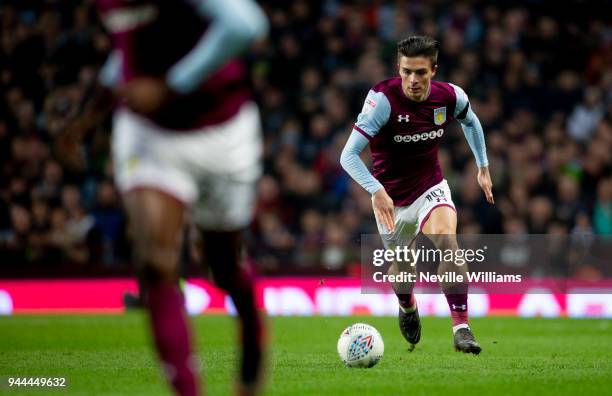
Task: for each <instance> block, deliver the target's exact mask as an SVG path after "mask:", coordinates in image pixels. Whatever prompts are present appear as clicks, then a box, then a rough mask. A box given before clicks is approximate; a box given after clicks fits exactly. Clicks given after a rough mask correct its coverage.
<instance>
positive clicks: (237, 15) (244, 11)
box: [166, 0, 268, 93]
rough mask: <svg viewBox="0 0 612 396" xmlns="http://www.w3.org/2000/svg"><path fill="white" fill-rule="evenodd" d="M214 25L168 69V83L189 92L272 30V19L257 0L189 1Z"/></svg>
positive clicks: (175, 88) (181, 90) (174, 87)
mask: <svg viewBox="0 0 612 396" xmlns="http://www.w3.org/2000/svg"><path fill="white" fill-rule="evenodd" d="M188 1H189V2H191V3H192V4H193V5H194V7H195V10H196V12H198V13H199V14H200V15H201V16H202V17H204V18H207V19H210V20H211V21H212V22H211V25H210V27H209V28H208V30H207V31H206V33H204V35H203V36H202V37H201V38H200V40H199V41H198V43H197V44H196V45H195V47H194V48H193V49H192V50H191V51H190V52H189V53H188V54H187V55H185V56H184V57H183V58H181V59H180V60H179V61H178V62H177V63H176V64H174V65H173V66H172V67H171V68H170V70H169V71H168V75H167V77H166V78H167V81H168V85H169V86H170V87H172V88H173V89H174V90H176V91H177V92H180V93H189V92H191V91H192V90H194V89H195V88H196V87H197V86H198V85H199V84H200V83H201V82H202V81H204V80H205V79H206V78H207V77H209V76H210V75H211V74H212V73H214V72H215V71H216V70H217V69H218V68H219V67H221V66H223V64H225V62H227V61H228V60H230V59H231V58H233V57H234V56H236V55H238V54H239V53H240V52H241V51H243V50H244V49H245V48H246V47H247V46H248V45H249V44H250V43H251V42H252V41H253V40H255V39H256V38H259V37H262V36H264V35H265V34H266V33H267V32H268V19H267V18H266V16H265V14H264V12H263V11H262V9H261V8H260V7H259V6H258V5H257V4H256V3H255V2H254V1H253V0H231V1H228V0H188Z"/></svg>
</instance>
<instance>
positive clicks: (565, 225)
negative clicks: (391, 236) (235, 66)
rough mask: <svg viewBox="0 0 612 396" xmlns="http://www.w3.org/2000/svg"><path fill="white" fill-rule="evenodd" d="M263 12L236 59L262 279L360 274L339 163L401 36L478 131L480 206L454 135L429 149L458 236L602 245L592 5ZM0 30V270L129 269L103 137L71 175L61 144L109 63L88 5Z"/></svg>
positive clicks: (103, 128) (605, 167) (604, 218)
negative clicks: (255, 181)
mask: <svg viewBox="0 0 612 396" xmlns="http://www.w3.org/2000/svg"><path fill="white" fill-rule="evenodd" d="M261 4H262V6H263V7H264V8H265V10H266V12H267V13H268V16H269V18H270V22H271V32H270V35H269V38H268V39H267V40H266V41H265V42H262V43H258V44H256V45H255V46H254V47H253V48H252V50H251V51H250V53H249V54H248V56H247V60H248V62H249V63H250V65H251V66H252V67H251V70H252V72H251V74H252V76H251V77H252V78H251V80H252V84H253V87H254V91H255V95H256V99H257V101H258V103H259V105H260V109H261V114H262V123H263V127H264V133H265V158H264V160H265V174H264V176H263V178H262V179H261V181H260V185H259V195H258V200H257V209H256V218H255V221H254V222H253V225H252V226H251V228H250V229H249V230H248V232H247V242H248V254H249V256H250V257H251V258H252V262H253V263H255V265H256V266H257V267H258V268H259V270H260V271H261V272H263V273H280V272H298V273H317V272H322V271H325V272H327V273H330V272H334V273H347V272H350V271H351V268H353V266H354V265H355V263H358V262H359V253H360V251H359V239H360V235H361V234H364V233H376V227H375V224H374V220H373V215H372V209H371V200H370V196H369V195H368V194H367V193H366V192H365V191H363V190H362V189H361V188H360V187H359V186H358V185H357V184H355V183H354V182H352V181H351V180H350V178H349V177H348V176H347V175H346V174H345V173H344V171H343V170H342V168H341V167H340V165H339V162H338V161H339V156H340V152H341V150H342V148H343V146H344V143H345V141H346V139H347V137H348V135H349V134H350V131H351V127H352V124H353V123H354V121H355V119H356V116H357V114H358V113H359V111H360V109H361V107H362V105H363V100H364V98H365V95H366V94H367V91H368V90H369V89H370V87H372V86H373V85H374V84H375V83H377V82H378V81H380V80H383V79H386V78H389V77H392V76H394V75H396V73H397V72H396V69H395V62H396V52H395V51H396V42H397V41H399V40H401V39H402V38H405V37H406V36H408V35H412V34H426V35H430V36H433V37H435V38H437V39H438V40H439V41H440V43H441V52H440V56H439V69H438V74H437V76H436V79H438V80H440V81H450V82H453V83H455V84H457V85H459V86H461V87H462V88H463V89H464V90H465V91H466V92H467V93H468V95H469V97H470V101H471V105H472V107H473V109H474V111H475V113H476V114H477V115H478V116H479V118H480V120H481V122H482V125H483V128H484V131H485V138H486V142H487V149H488V150H487V151H488V156H489V161H490V168H491V174H492V177H493V183H494V194H495V198H496V205H495V206H490V205H488V204H487V203H486V201H485V200H484V196H483V194H482V192H481V190H480V188H479V187H478V184H477V182H476V168H475V163H474V160H473V156H472V153H471V151H470V149H469V147H468V145H467V142H466V141H465V139H464V137H463V134H462V133H461V130H460V128H459V127H458V126H454V127H452V128H451V130H450V131H448V133H446V134H445V139H444V142H443V146H442V149H441V151H440V161H441V164H442V166H443V169H444V174H445V177H446V179H447V180H448V182H449V184H450V186H451V191H452V194H453V200H454V202H455V204H456V206H457V209H458V214H459V232H460V233H515V234H521V233H522V234H525V233H540V234H544V233H549V234H580V235H583V234H604V235H609V234H612V172H611V169H612V26H611V25H610V24H609V21H608V20H606V19H605V16H606V15H605V12H601V11H603V10H599V12H598V11H597V10H598V7H596V4H593V7H592V8H593V9H592V10H590V8H591V7H590V6H589V3H588V2H582V1H569V2H562V4H559V3H558V2H552V1H543V0H542V1H538V0H531V1H526V2H523V5H516V4H512V3H509V2H503V1H501V2H500V1H496V2H485V1H478V0H473V1H414V2H401V1H374V2H365V1H362V2H359V1H357V2H343V1H334V0H328V1H327V0H326V1H303V0H298V1H293V2H281V1H262V2H261ZM578 8H579V9H580V10H579V11H576V10H577V9H578ZM591 11H592V12H591ZM0 29H1V31H0V87H1V89H0V91H1V93H2V95H1V97H0V172H1V175H0V256H1V258H2V259H1V260H0V269H1V270H6V269H7V268H35V269H37V270H38V269H41V268H51V269H57V268H69V269H74V268H82V269H91V268H94V267H95V268H96V269H98V270H107V269H108V270H109V271H113V270H115V269H121V268H129V244H128V243H127V241H126V235H127V231H126V227H127V226H126V224H127V221H126V219H125V215H124V213H123V211H122V209H121V204H120V200H119V196H118V194H117V191H116V189H115V187H114V185H113V182H112V163H111V161H110V159H109V152H108V148H109V134H110V129H109V123H108V122H106V123H103V124H101V125H100V126H99V127H98V128H97V129H96V131H94V133H93V134H91V136H89V137H88V139H87V140H86V141H85V143H84V144H83V145H82V147H80V150H81V152H82V153H83V155H82V157H83V159H84V160H83V161H82V162H81V163H80V164H78V165H73V166H67V165H65V163H64V162H63V158H62V145H61V144H59V143H60V141H61V140H60V139H59V138H60V137H61V135H62V133H63V131H64V130H65V129H66V126H67V125H68V123H69V122H70V120H71V119H72V118H73V117H74V116H75V115H76V114H78V113H79V111H80V110H81V109H82V107H83V103H84V101H85V100H86V98H87V93H88V90H89V89H90V87H91V85H92V82H93V81H94V80H95V78H96V73H97V71H98V69H99V67H100V65H101V64H102V63H103V62H104V60H105V57H106V55H107V54H108V51H109V48H110V43H109V41H108V38H107V37H106V35H105V33H104V31H103V30H102V29H101V28H100V27H99V24H98V23H97V18H96V14H95V11H94V8H93V3H92V1H60V0H46V1H14V2H2V5H0ZM363 158H364V160H365V161H366V162H369V153H367V152H366V153H364V157H363ZM186 235H187V236H188V237H187V238H186V241H191V242H193V243H194V246H196V245H197V241H193V240H194V238H192V237H191V236H190V235H191V233H189V232H188V230H187V231H186ZM186 251H187V254H186V256H188V257H189V258H191V259H192V260H195V261H197V260H198V256H199V255H198V254H197V251H196V249H189V248H188V249H186Z"/></svg>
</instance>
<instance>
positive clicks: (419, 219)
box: [376, 179, 456, 244]
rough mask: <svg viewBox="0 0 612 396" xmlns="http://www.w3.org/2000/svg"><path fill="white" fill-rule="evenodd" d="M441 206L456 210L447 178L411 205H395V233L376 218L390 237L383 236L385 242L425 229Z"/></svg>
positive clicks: (379, 227)
mask: <svg viewBox="0 0 612 396" xmlns="http://www.w3.org/2000/svg"><path fill="white" fill-rule="evenodd" d="M440 206H448V207H450V208H452V209H453V210H456V209H455V204H454V203H453V199H452V198H451V192H450V188H449V187H448V183H447V182H446V179H444V180H442V181H441V182H440V183H438V184H436V185H435V186H433V187H431V188H430V189H429V190H427V191H425V192H424V193H423V194H421V196H419V197H418V198H417V199H416V201H414V202H413V203H412V204H410V205H409V206H396V207H395V231H394V232H393V233H390V232H389V230H387V227H385V226H384V225H383V224H382V223H381V222H380V221H379V220H378V219H376V225H377V226H378V232H379V233H380V234H381V235H386V236H388V237H389V238H385V237H383V241H384V242H385V244H387V242H388V241H389V240H395V238H411V237H412V236H413V235H415V234H416V233H418V232H420V231H421V230H422V229H423V225H425V222H426V221H427V219H429V216H430V215H431V212H432V211H433V210H434V209H435V208H437V207H440Z"/></svg>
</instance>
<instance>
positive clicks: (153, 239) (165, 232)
mask: <svg viewBox="0 0 612 396" xmlns="http://www.w3.org/2000/svg"><path fill="white" fill-rule="evenodd" d="M125 204H126V209H127V212H128V216H129V219H130V228H131V233H132V237H133V241H134V259H135V260H136V263H137V265H138V268H139V269H140V271H141V277H142V279H143V283H144V286H145V287H146V290H147V297H148V298H147V307H148V309H149V312H150V319H151V327H152V330H153V338H154V341H155V346H156V348H157V352H158V354H159V358H160V360H161V363H162V365H163V368H164V371H165V374H166V376H167V379H168V381H170V383H171V384H172V386H173V387H174V389H175V391H176V393H178V394H179V395H190V396H191V395H198V394H200V391H199V380H198V374H197V368H196V367H194V366H195V359H194V356H193V355H192V347H191V336H190V331H189V325H188V320H187V316H186V313H185V310H184V300H183V295H182V293H181V292H180V290H179V288H178V254H179V241H180V236H181V234H180V232H181V229H182V228H181V227H182V224H183V214H184V208H183V205H182V204H181V203H179V202H178V201H176V200H175V199H174V198H172V197H170V196H168V195H166V194H164V193H161V192H158V191H154V190H149V189H141V190H134V191H132V192H129V193H128V194H127V195H126V197H125Z"/></svg>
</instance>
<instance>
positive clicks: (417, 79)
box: [340, 36, 494, 354]
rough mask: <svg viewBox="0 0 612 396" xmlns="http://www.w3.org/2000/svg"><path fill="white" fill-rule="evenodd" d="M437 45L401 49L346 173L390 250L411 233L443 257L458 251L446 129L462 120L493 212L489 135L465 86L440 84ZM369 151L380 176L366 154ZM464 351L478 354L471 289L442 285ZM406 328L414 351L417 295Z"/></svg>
mask: <svg viewBox="0 0 612 396" xmlns="http://www.w3.org/2000/svg"><path fill="white" fill-rule="evenodd" d="M437 57H438V43H437V41H436V40H434V39H432V38H430V37H425V36H413V37H409V38H407V39H405V40H402V41H400V42H399V43H398V46H397V68H398V72H399V77H395V78H391V79H388V80H385V81H382V82H380V83H378V84H376V85H375V86H374V87H373V88H372V89H371V90H370V91H369V93H368V95H367V97H366V100H365V104H364V106H363V109H362V111H361V113H360V114H359V116H358V118H357V122H356V123H355V125H354V127H353V131H352V133H351V135H350V137H349V139H348V141H347V143H346V146H345V147H344V150H343V151H342V155H341V158H340V162H341V164H342V167H343V168H344V169H345V170H346V171H347V173H348V174H349V175H350V176H351V177H352V178H353V179H354V180H355V181H357V182H358V183H359V184H360V185H361V186H362V187H363V188H364V189H366V190H367V191H368V192H369V193H370V194H372V207H373V209H374V216H375V218H376V222H377V226H378V230H379V233H380V234H381V236H382V237H383V241H384V242H385V244H386V245H388V244H389V242H390V241H396V240H397V238H398V237H401V236H402V235H405V234H406V233H407V232H411V231H409V230H412V232H414V230H416V232H422V233H424V234H425V235H427V236H428V237H429V238H430V239H431V240H432V242H433V243H434V244H435V245H436V247H437V248H438V249H442V250H446V249H456V248H457V241H456V237H455V234H456V228H457V214H456V210H455V206H454V204H453V201H452V199H451V192H450V190H449V187H448V184H447V182H446V180H444V178H443V176H442V171H441V169H440V164H439V163H438V148H439V146H440V142H441V140H442V137H443V136H444V133H445V131H446V128H447V127H448V125H449V124H450V122H451V121H453V120H454V119H456V120H458V121H459V122H460V124H461V127H462V129H463V133H464V135H465V138H466V139H467V141H468V143H469V145H470V148H471V150H472V152H473V154H474V157H475V158H476V163H477V165H478V175H477V179H478V184H479V185H480V187H481V188H482V190H483V191H484V194H485V197H486V200H487V201H488V202H489V203H491V204H493V203H494V201H493V193H492V183H491V176H490V175H489V169H488V160H487V155H486V148H485V141H484V135H483V131H482V126H481V125H480V121H479V120H478V118H477V117H476V115H475V114H474V112H473V111H472V109H471V107H470V103H469V101H468V97H467V95H466V94H465V92H464V91H463V90H462V89H461V88H460V87H458V86H456V85H453V84H450V83H446V82H438V81H433V80H432V78H433V77H434V76H435V74H436V70H437V68H438V65H437ZM368 144H370V150H371V153H372V160H373V174H372V173H370V172H369V170H368V169H367V167H366V166H365V164H364V163H363V161H361V159H360V158H359V155H360V153H361V152H362V150H363V149H364V148H365V147H366V145H368ZM442 289H443V291H444V293H445V295H446V299H447V301H448V305H449V308H450V312H451V318H452V323H453V333H454V344H455V348H456V350H458V351H463V352H471V353H474V354H478V353H480V351H481V347H480V345H479V344H478V343H477V342H476V340H475V339H474V336H473V334H472V331H471V329H470V326H469V323H468V305H467V285H466V284H443V285H442ZM394 290H395V293H396V294H397V297H398V300H399V305H400V310H399V325H400V330H401V333H402V335H403V336H404V337H405V338H406V340H407V341H408V342H409V343H410V349H411V350H412V349H413V348H414V346H415V345H416V344H417V343H418V342H419V340H420V337H421V323H420V318H419V313H418V308H417V304H416V301H415V299H414V295H413V293H412V288H409V290H408V291H406V290H398V288H397V287H396V285H394Z"/></svg>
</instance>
